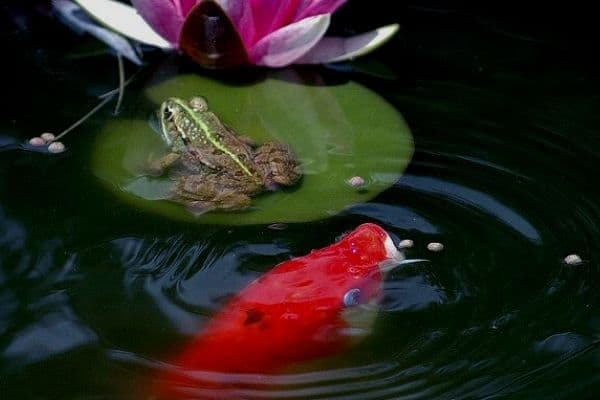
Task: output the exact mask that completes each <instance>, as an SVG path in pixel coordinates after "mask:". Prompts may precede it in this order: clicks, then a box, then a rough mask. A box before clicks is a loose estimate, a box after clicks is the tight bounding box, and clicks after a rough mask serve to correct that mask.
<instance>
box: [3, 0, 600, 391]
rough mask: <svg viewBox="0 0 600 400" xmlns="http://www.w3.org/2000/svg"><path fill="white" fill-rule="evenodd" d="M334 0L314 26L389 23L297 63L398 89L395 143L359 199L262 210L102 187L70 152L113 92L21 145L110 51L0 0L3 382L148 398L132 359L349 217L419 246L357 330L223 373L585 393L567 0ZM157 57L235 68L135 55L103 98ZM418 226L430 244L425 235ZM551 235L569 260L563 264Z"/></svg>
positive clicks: (591, 169)
mask: <svg viewBox="0 0 600 400" xmlns="http://www.w3.org/2000/svg"><path fill="white" fill-rule="evenodd" d="M351 3H352V4H351V5H350V6H349V7H347V9H346V10H343V11H342V12H340V14H339V18H338V20H337V22H336V25H335V26H334V28H335V29H338V30H341V31H343V28H344V26H350V27H353V28H356V29H358V30H362V29H366V28H370V27H373V26H377V25H381V23H386V22H396V21H395V20H393V19H392V20H390V18H391V17H392V16H394V15H395V16H396V17H394V18H398V20H399V22H401V23H402V25H403V30H402V31H401V32H400V34H399V35H398V37H396V38H395V39H393V40H392V41H391V42H390V43H389V44H388V45H387V47H385V48H384V49H383V50H381V51H378V52H377V53H375V54H373V55H372V56H369V57H368V58H366V59H364V60H361V61H358V62H356V63H355V64H354V65H353V66H347V65H342V66H332V67H328V68H325V67H323V68H316V69H311V70H310V71H309V72H310V73H318V74H320V76H322V77H323V79H324V82H326V84H331V85H337V84H347V83H350V84H356V85H360V86H361V87H364V88H366V89H368V90H369V91H370V92H373V93H376V94H378V95H379V96H381V98H383V99H385V101H387V102H388V103H389V104H391V105H392V106H393V107H394V108H395V109H396V110H398V111H399V112H401V113H402V115H403V117H404V119H405V120H406V122H407V124H408V126H409V127H410V129H411V131H412V136H413V140H414V146H415V149H414V155H413V158H412V160H411V161H410V163H409V164H408V166H407V169H406V171H405V173H404V174H403V175H402V176H401V177H399V178H397V179H396V178H395V179H394V182H393V184H392V185H391V187H389V188H388V189H386V190H384V191H383V192H381V193H379V194H378V195H377V196H375V197H374V198H372V199H370V200H369V201H366V202H364V203H359V204H354V205H353V206H352V207H350V208H346V209H344V210H343V211H342V212H340V213H339V214H335V215H330V216H328V217H325V218H322V219H317V220H312V221H310V222H294V223H288V224H279V225H274V226H273V225H271V224H268V223H258V224H247V225H227V224H212V223H206V224H202V223H196V222H190V221H186V220H185V219H183V220H182V219H171V218H169V217H168V216H165V215H164V214H161V213H155V212H153V211H151V210H148V209H146V208H143V207H136V205H135V204H133V203H132V202H127V201H123V199H121V198H119V197H117V196H115V194H114V192H113V191H111V190H108V189H107V187H106V185H105V184H103V183H102V181H101V179H99V178H98V176H97V174H96V173H95V171H94V168H93V165H92V162H91V159H92V158H93V154H94V150H95V146H96V144H97V143H98V140H99V137H100V135H101V134H102V128H103V127H104V126H106V124H108V123H111V122H114V121H115V119H117V118H119V117H120V116H115V115H113V113H112V110H111V107H112V105H111V106H107V107H105V108H104V109H102V110H101V111H100V113H99V114H98V115H97V116H96V117H94V118H93V119H92V120H90V121H88V122H87V123H85V124H84V125H82V126H81V127H80V128H78V129H77V130H76V131H74V132H72V133H71V134H70V135H69V136H67V137H66V139H65V143H66V145H67V147H68V151H67V152H66V153H64V154H61V155H48V154H42V153H39V152H32V151H27V149H25V148H24V147H23V146H21V144H23V143H25V142H26V140H27V139H28V138H30V137H32V136H34V135H36V134H39V133H40V132H44V131H52V132H58V131H60V130H61V129H64V128H65V127H67V126H68V125H69V124H71V123H72V122H74V121H75V120H77V119H78V118H79V117H81V116H82V115H83V114H85V113H86V112H87V111H88V110H89V109H91V108H92V107H93V106H94V105H95V104H96V103H97V101H98V100H97V98H96V96H98V95H99V94H102V93H104V92H107V91H109V90H111V89H113V88H114V87H115V85H116V82H117V63H116V61H115V58H114V57H112V56H111V55H110V54H107V53H106V52H105V49H104V48H103V47H102V46H101V45H100V44H98V43H96V42H95V41H94V40H93V39H90V38H87V37H79V36H77V35H75V34H73V33H72V32H71V31H69V30H68V29H67V28H65V27H63V26H62V25H60V24H59V23H58V22H56V21H55V20H54V19H52V18H50V17H49V16H48V14H47V8H46V4H45V2H29V4H27V5H23V4H21V2H17V1H13V2H7V5H6V6H4V5H3V6H2V7H1V8H0V35H1V36H0V43H2V50H3V52H4V53H5V56H4V57H3V59H4V60H7V59H9V60H10V61H8V62H6V61H5V62H4V68H3V72H2V77H1V78H0V79H1V80H2V83H3V85H2V87H3V97H4V99H5V101H4V102H3V106H2V109H1V111H0V115H1V118H0V393H2V398H11V399H146V398H149V397H148V396H149V394H148V393H147V387H148V382H149V380H150V379H151V377H152V376H153V375H155V374H156V372H157V371H158V370H159V369H160V368H161V367H162V366H163V363H164V362H168V361H169V360H170V359H171V357H172V356H173V354H176V352H177V351H178V350H179V349H181V348H182V346H184V345H185V343H187V341H189V339H190V338H191V337H192V336H193V335H194V333H195V332H197V331H198V330H199V329H200V328H201V327H202V326H203V325H204V324H205V323H206V321H208V320H209V319H210V316H211V315H212V314H213V313H215V312H216V311H217V310H219V309H220V307H221V306H222V305H223V302H224V301H225V300H226V299H227V298H228V297H230V296H231V295H232V294H234V293H236V292H237V291H239V290H240V289H241V288H243V287H244V286H246V285H247V284H248V283H249V282H251V281H252V280H254V279H256V278H258V277H259V276H261V275H262V274H264V273H266V272H267V271H269V270H270V268H271V267H273V266H274V265H275V264H277V263H278V262H281V261H284V260H287V259H289V258H290V257H293V256H299V255H303V254H306V253H308V252H309V251H310V250H311V249H314V248H319V247H323V246H326V245H328V244H330V243H332V242H333V241H335V240H336V239H337V238H339V237H340V235H342V234H343V233H344V232H347V231H349V230H350V229H353V228H354V227H356V226H357V225H358V224H360V223H362V222H376V223H378V224H379V225H381V226H382V227H384V228H385V229H386V230H387V231H388V232H390V233H391V234H392V235H393V236H394V237H395V238H398V239H404V238H409V239H412V240H414V242H415V247H414V248H412V249H410V250H408V252H407V255H408V257H410V258H426V259H429V260H430V262H428V263H422V264H414V265H410V266H405V267H403V268H402V269H399V270H396V271H394V272H393V273H392V274H391V275H390V276H389V277H388V279H387V280H386V282H385V288H384V290H385V298H384V301H383V304H382V306H381V310H380V312H379V314H378V316H377V319H376V321H375V325H374V326H373V328H372V334H371V335H370V336H369V337H368V338H367V339H366V340H365V341H363V342H362V343H360V344H358V345H357V346H355V347H353V348H352V349H351V350H349V351H348V352H346V353H343V354H341V355H340V356H339V357H335V358H334V359H327V360H318V361H315V362H314V363H310V364H309V365H306V366H302V367H298V368H296V369H294V370H292V371H290V372H287V373H285V374H281V375H272V376H271V375H270V376H254V375H253V376H251V377H242V378H239V379H240V382H239V384H240V386H241V387H242V390H244V391H245V392H244V393H245V394H246V398H252V399H402V398H411V399H426V398H427V399H457V398H511V399H515V398H522V399H531V398H543V399H546V398H557V399H558V398H561V399H562V398H565V399H566V398H591V397H593V394H594V393H596V394H597V393H600V378H599V377H600V374H599V373H598V372H599V371H600V352H599V351H598V346H599V344H600V311H599V308H598V307H599V306H600V290H599V289H600V287H599V286H600V279H599V278H600V260H599V256H598V254H600V252H599V250H600V239H599V237H600V235H599V234H600V232H599V228H598V226H599V225H598V219H599V218H600V206H599V204H600V203H599V200H600V197H599V193H600V191H599V190H598V188H597V185H596V182H597V178H596V172H595V171H596V170H597V165H598V164H599V162H600V156H599V154H600V153H599V152H600V115H599V114H598V110H599V109H600V97H599V95H598V93H600V91H599V89H600V77H599V76H598V69H597V68H593V67H597V64H593V63H592V59H591V57H592V56H591V53H592V51H591V50H590V49H591V47H588V44H589V41H588V38H587V36H586V35H587V32H585V30H584V29H581V28H580V27H577V28H571V27H570V25H569V26H562V28H561V29H562V30H558V31H557V30H556V29H555V26H556V25H557V24H558V23H557V22H558V21H559V20H561V17H564V18H567V19H568V18H569V17H574V16H573V15H569V14H567V15H564V16H562V15H560V16H559V10H550V11H549V12H550V19H549V20H548V22H546V23H539V21H538V23H536V24H533V25H532V24H529V23H528V19H533V18H535V17H536V14H535V13H534V12H533V11H527V10H525V11H526V12H524V13H522V14H520V17H518V18H517V17H512V16H510V12H509V11H508V10H506V9H502V10H499V9H496V10H495V11H489V12H483V11H473V10H467V9H458V10H456V9H453V10H450V9H446V8H435V7H434V5H435V2H429V3H431V4H425V5H423V2H419V3H420V4H421V5H419V6H411V5H410V4H412V3H410V2H409V4H408V5H405V6H404V7H403V8H402V12H400V13H397V12H396V13H393V12H392V11H391V6H390V10H386V9H385V8H382V9H373V10H368V11H366V12H365V11H364V10H362V9H361V7H362V6H361V4H362V2H351ZM425 3H427V2H425ZM385 7H387V6H385ZM521 11H523V10H521ZM495 12H496V13H495ZM363 13H364V14H363ZM358 15H366V16H369V17H370V18H365V19H361V20H360V21H358V18H357V16H358ZM577 17H579V15H578V16H577ZM367 22H368V24H367ZM362 25H365V26H362ZM573 26H575V25H573ZM136 70H137V68H136V67H134V66H131V65H128V66H127V74H128V75H131V74H132V73H134V72H135V71H136ZM295 71H298V70H295ZM300 71H301V70H300ZM305 72H306V71H305ZM177 73H196V74H206V76H209V77H210V78H211V79H216V80H218V81H220V82H227V84H228V85H232V86H233V87H237V86H240V85H244V84H246V83H247V81H248V79H250V80H251V79H254V78H255V77H254V76H253V75H252V74H253V73H251V74H250V75H252V76H250V77H248V76H245V75H244V76H242V77H240V76H237V75H234V73H231V72H230V73H221V74H220V73H214V72H211V73H208V72H206V71H202V70H199V69H197V68H195V67H194V66H191V65H189V64H188V63H187V62H185V61H184V60H181V59H178V58H176V57H171V58H168V57H167V58H165V57H164V56H163V55H162V54H150V55H149V56H148V66H147V67H145V68H144V69H143V70H142V72H140V73H139V74H138V76H137V79H136V80H135V81H134V82H133V83H132V84H131V85H130V86H129V87H128V89H127V92H126V95H125V98H124V110H125V111H124V112H129V113H135V107H136V106H135V104H137V103H136V102H135V101H134V100H133V99H135V98H136V96H138V95H139V93H141V92H142V91H143V90H144V88H147V87H149V86H151V85H154V84H159V83H161V82H164V81H165V80H167V79H168V78H170V77H172V76H174V74H177ZM236 85H237V86H236ZM366 89H365V90H366ZM128 101H129V103H128ZM291 106H293V104H292V105H291ZM365 107H369V104H365ZM140 112H141V111H140ZM143 112H144V113H145V112H146V110H145V109H144V111H143ZM307 232H311V233H312V232H315V234H307ZM429 242H441V243H443V244H444V246H445V247H444V250H443V251H441V252H438V253H432V252H429V251H428V250H427V249H426V245H427V243H429ZM571 253H576V254H579V255H580V256H581V257H582V259H583V263H582V264H580V265H576V266H571V265H567V264H566V263H564V261H563V259H564V257H565V256H567V255H568V254H571Z"/></svg>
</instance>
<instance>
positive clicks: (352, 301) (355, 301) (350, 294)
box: [342, 288, 360, 307]
mask: <svg viewBox="0 0 600 400" xmlns="http://www.w3.org/2000/svg"><path fill="white" fill-rule="evenodd" d="M342 303H343V304H344V307H355V306H357V305H359V304H360V289H356V288H354V289H350V290H348V291H347V292H346V293H345V294H344V297H343V299H342Z"/></svg>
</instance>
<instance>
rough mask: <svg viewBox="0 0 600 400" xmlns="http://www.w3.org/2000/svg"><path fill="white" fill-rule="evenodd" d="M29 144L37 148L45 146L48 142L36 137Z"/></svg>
mask: <svg viewBox="0 0 600 400" xmlns="http://www.w3.org/2000/svg"><path fill="white" fill-rule="evenodd" d="M29 144H30V145H32V146H36V147H39V146H45V145H46V141H45V140H44V139H42V138H41V137H39V136H36V137H32V138H31V139H29Z"/></svg>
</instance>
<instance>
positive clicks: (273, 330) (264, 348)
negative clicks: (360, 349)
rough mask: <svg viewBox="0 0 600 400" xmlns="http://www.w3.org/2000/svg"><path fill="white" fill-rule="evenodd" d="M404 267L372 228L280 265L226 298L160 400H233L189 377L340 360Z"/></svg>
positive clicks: (167, 376) (166, 378)
mask: <svg viewBox="0 0 600 400" xmlns="http://www.w3.org/2000/svg"><path fill="white" fill-rule="evenodd" d="M403 260H404V256H403V254H402V253H401V252H400V251H398V249H396V246H394V243H393V242H392V239H391V238H390V236H389V235H388V234H387V233H386V232H385V230H383V229H382V228H381V227H379V226H377V225H375V224H370V223H369V224H363V225H360V226H359V227H358V228H356V229H355V230H354V231H352V232H350V233H349V234H347V235H346V236H345V237H343V238H342V239H341V240H339V241H338V242H336V243H334V244H332V245H330V246H328V247H325V248H322V249H319V250H313V251H312V252H311V253H310V254H308V255H305V256H302V257H297V258H293V259H291V260H289V261H285V262H282V263H280V264H278V265H277V266H275V267H274V268H273V269H272V270H271V271H270V272H268V273H267V274H265V275H263V276H262V277H260V278H258V279H257V280H255V281H254V282H252V283H250V284H249V285H248V286H247V287H246V288H245V289H243V290H242V291H241V292H239V293H238V294H237V295H236V296H235V297H234V298H233V299H231V300H230V301H229V302H228V303H227V305H226V306H225V307H224V309H223V310H222V311H220V312H219V313H218V314H216V316H215V317H214V318H213V319H211V320H210V321H209V322H208V324H207V326H206V327H205V328H204V329H203V330H201V332H200V333H199V334H198V336H197V337H195V338H194V339H193V340H192V342H191V343H190V344H189V346H186V347H185V348H184V351H183V352H182V353H181V354H180V355H179V356H178V357H177V358H176V359H175V360H174V361H173V363H172V364H174V365H176V366H178V368H177V370H178V371H177V372H174V371H167V372H165V373H164V374H162V376H160V377H159V379H158V381H157V382H158V388H159V390H158V391H159V393H160V397H161V398H162V397H163V396H164V397H165V398H178V395H180V396H181V395H183V396H185V398H202V399H217V398H219V399H221V398H222V399H227V400H231V399H235V398H237V397H235V396H233V395H231V396H228V395H226V394H225V395H223V394H221V396H218V395H216V394H214V393H213V394H212V395H205V396H206V397H202V395H200V394H201V393H204V392H203V389H207V388H209V389H210V387H209V386H210V385H206V384H204V383H201V382H199V381H198V379H197V378H193V376H194V372H197V371H210V372H222V373H274V372H277V371H281V370H283V369H284V368H285V367H288V366H290V365H293V364H295V363H300V362H306V361H310V360H313V359H318V358H324V357H328V356H333V355H336V354H339V353H340V352H342V351H344V350H345V349H347V348H348V347H349V346H350V345H352V344H353V343H355V342H356V341H357V339H360V338H361V337H363V336H365V335H366V334H367V333H368V329H369V327H370V325H371V323H372V322H373V319H374V316H375V312H374V310H375V307H376V305H377V304H378V303H379V302H380V300H381V299H382V296H383V295H382V281H383V279H384V277H385V274H386V272H388V271H389V270H391V269H392V268H394V267H395V266H397V265H399V264H401V263H402V262H403ZM406 261H409V260H406ZM369 310H371V311H372V312H369ZM365 315H366V317H365ZM223 386H225V384H223ZM213 388H214V387H213ZM194 393H196V395H193V394H194Z"/></svg>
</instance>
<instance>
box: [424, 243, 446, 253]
mask: <svg viewBox="0 0 600 400" xmlns="http://www.w3.org/2000/svg"><path fill="white" fill-rule="evenodd" d="M427 250H429V251H442V250H444V245H443V244H441V243H438V242H431V243H429V244H428V245H427Z"/></svg>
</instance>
